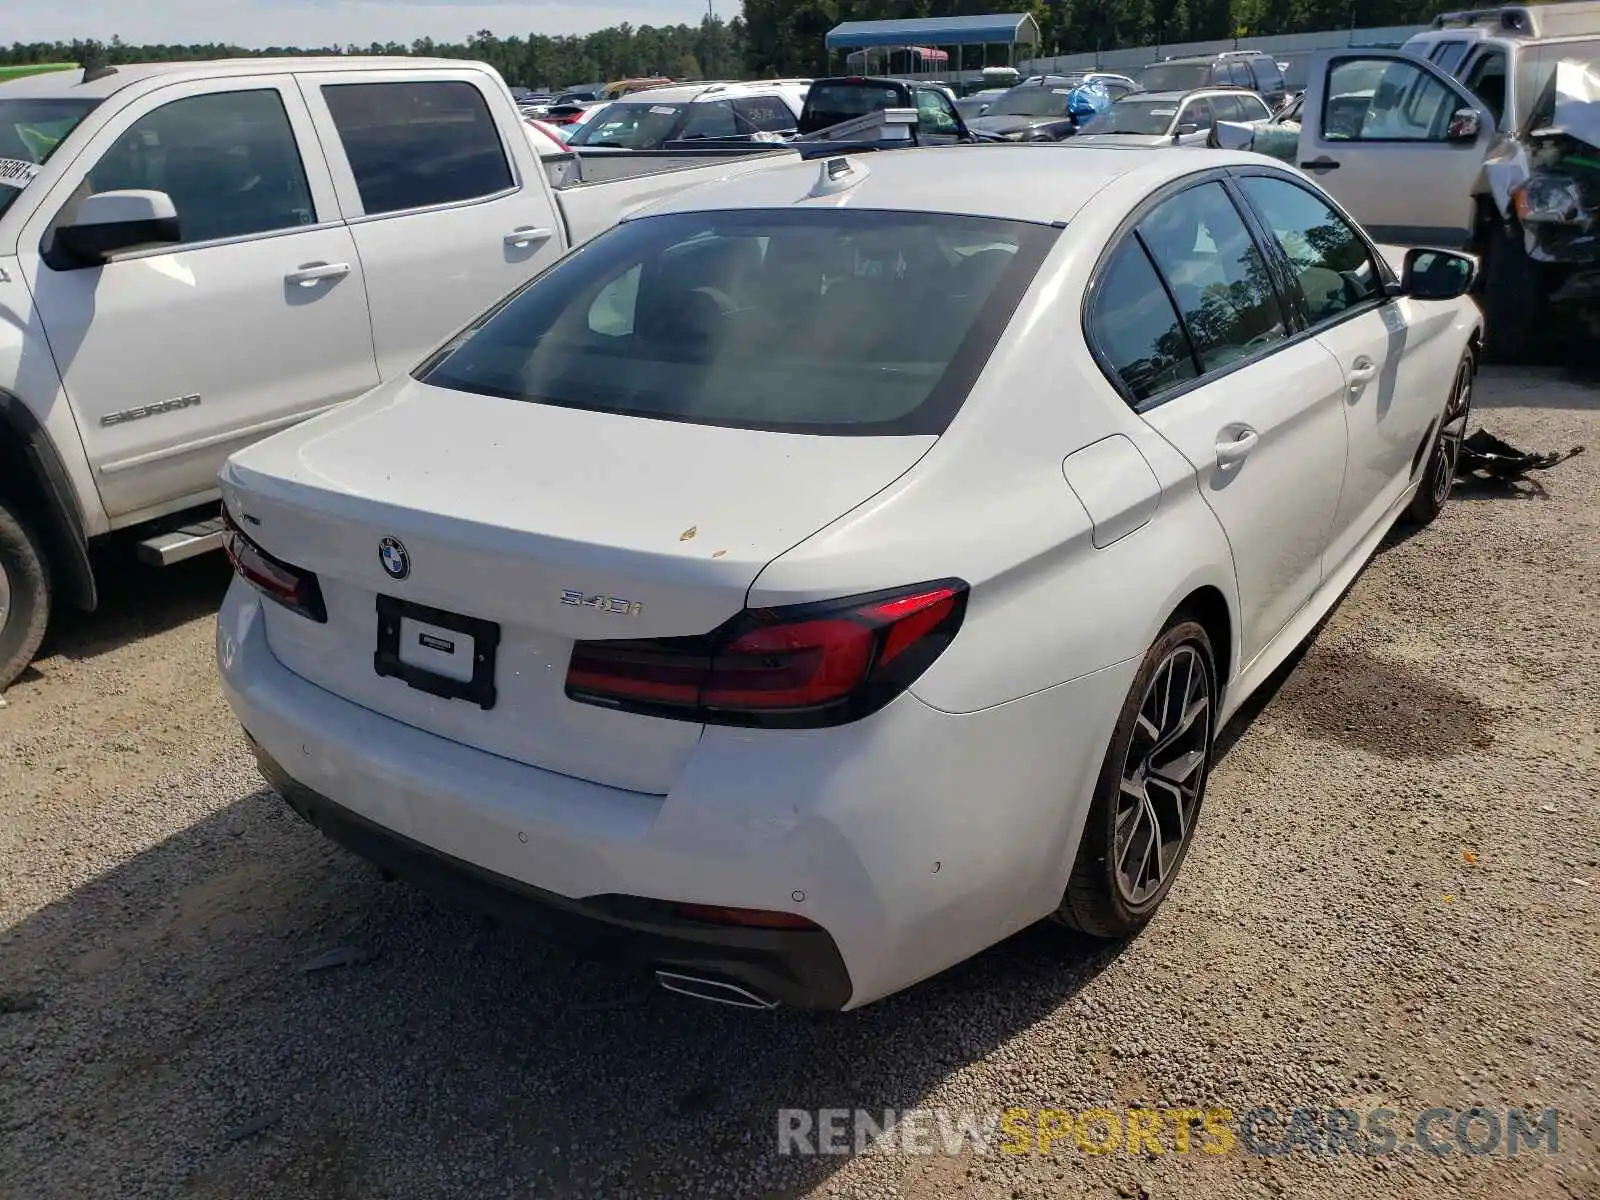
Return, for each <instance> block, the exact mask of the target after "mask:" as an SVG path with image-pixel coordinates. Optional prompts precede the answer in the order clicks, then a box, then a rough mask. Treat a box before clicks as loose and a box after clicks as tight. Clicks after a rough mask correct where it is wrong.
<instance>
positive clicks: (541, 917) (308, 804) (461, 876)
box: [251, 739, 851, 1009]
mask: <svg viewBox="0 0 1600 1200" xmlns="http://www.w3.org/2000/svg"><path fill="white" fill-rule="evenodd" d="M251 749H253V750H254V751H255V754H256V761H257V762H258V763H259V764H260V766H261V773H262V775H264V776H265V777H266V779H267V782H268V783H270V784H272V786H273V788H274V789H275V790H276V791H277V793H278V794H279V795H280V796H282V797H283V799H284V801H285V802H286V803H287V804H288V805H289V807H290V808H292V809H293V810H294V811H295V812H296V813H298V814H299V815H300V816H301V817H303V818H305V820H306V821H308V822H309V823H310V824H311V825H313V826H314V827H315V828H316V829H317V830H318V831H319V832H321V833H322V834H324V835H325V836H326V837H328V838H329V839H331V840H332V841H335V842H337V843H338V844H339V845H341V846H343V847H344V848H345V849H346V850H349V851H350V852H351V853H353V854H356V855H358V856H359V857H361V858H364V859H366V860H367V861H368V862H370V863H373V864H375V865H376V866H378V867H381V868H383V869H384V870H385V871H388V872H389V873H390V874H392V875H395V876H396V877H398V878H401V879H404V880H407V881H408V882H411V883H415V884H417V885H418V886H420V887H422V888H424V889H426V890H427V891H429V892H432V893H434V894H436V895H439V896H442V897H444V898H446V899H449V900H451V901H454V902H457V903H460V904H462V905H463V906H464V907H467V908H472V909H475V910H477V911H479V912H484V913H488V914H490V915H491V916H494V917H497V918H499V919H501V920H504V921H506V922H507V923H510V924H515V925H519V926H522V927H525V928H528V929H532V930H534V931H536V932H537V933H539V934H541V935H543V936H545V937H547V938H550V939H551V940H553V941H558V942H561V943H562V944H564V945H567V946H570V947H572V948H573V949H575V950H578V951H580V952H582V953H586V954H596V955H603V956H605V957H608V958H617V959H622V960H624V961H628V962H634V963H638V964H639V965H641V966H644V967H646V968H649V969H651V970H662V971H673V972H678V973H682V974H685V975H692V976H696V977H699V978H704V979H709V980H714V981H717V982H725V983H732V984H736V985H738V986H739V987H742V988H744V989H745V990H746V991H749V992H751V993H753V994H754V995H755V996H756V997H758V998H760V999H762V1000H766V1001H768V1002H772V1003H778V1004H787V1005H791V1006H793V1007H796V1008H815V1009H839V1008H843V1007H844V1005H845V1002H846V1001H848V1000H849V999H850V990H851V988H850V975H849V972H848V971H846V969H845V965H844V959H843V958H841V957H840V955H839V948H838V947H837V946H836V945H834V942H833V939H832V938H831V937H830V936H828V934H827V932H826V931H825V930H821V929H751V928H743V927H738V926H721V925H710V924H705V923H702V922H698V921H690V920H685V919H683V918H681V917H675V916H674V915H673V914H672V910H671V906H670V905H668V904H665V903H663V902H661V901H655V900H646V899H643V898H640V897H634V896H591V897H588V898H586V899H583V900H571V899H568V898H567V897H565V896H558V895H557V894H556V893H554V892H548V891H545V890H543V889H542V888H536V887H534V886H532V885H531V884H527V883H524V882H522V881H521V880H517V879H512V878H510V877H509V876H506V875H499V874H496V873H495V872H493V871H488V870H485V869H484V868H482V867H479V866H476V865H475V864H473V863H469V862H467V861H465V860H464V859H459V858H455V857H453V856H451V855H449V854H444V853H442V852H440V851H438V850H435V849H433V848H431V847H429V846H424V845H422V844H421V843H420V842H414V841H412V840H411V839H410V838H408V837H404V836H402V835H400V834H397V833H395V832H394V831H393V830H389V829H385V828H384V827H383V826H381V825H378V824H375V823H374V822H372V821H369V820H367V819H366V818H365V817H363V816H361V815H360V814H359V813H355V812H352V811H351V810H350V809H348V808H345V807H343V806H341V805H339V804H336V803H334V802H333V801H332V800H330V799H328V797H326V796H324V795H322V794H320V793H319V792H316V791H314V790H312V789H311V788H308V787H306V786H305V785H304V784H302V783H299V782H297V781H296V780H295V779H293V778H291V777H290V775H289V774H288V772H287V771H285V770H284V769H283V767H282V766H280V765H279V764H278V763H277V762H276V761H275V760H274V759H273V758H272V756H271V755H269V754H268V753H267V752H266V751H265V750H263V749H262V748H261V746H260V745H258V744H257V743H256V742H255V740H254V739H251Z"/></svg>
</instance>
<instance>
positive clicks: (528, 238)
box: [505, 225, 556, 250]
mask: <svg viewBox="0 0 1600 1200" xmlns="http://www.w3.org/2000/svg"><path fill="white" fill-rule="evenodd" d="M555 235H556V231H555V230H554V229H540V228H537V227H536V226H533V225H521V226H518V227H517V228H516V229H513V230H512V231H511V232H510V233H508V234H506V239H505V241H506V245H508V246H510V247H511V248H512V249H513V250H525V249H527V248H528V247H529V246H531V245H533V243H535V242H548V241H549V240H550V239H551V238H553V237H555Z"/></svg>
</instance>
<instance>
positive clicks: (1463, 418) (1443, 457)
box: [1433, 360, 1472, 505]
mask: <svg viewBox="0 0 1600 1200" xmlns="http://www.w3.org/2000/svg"><path fill="white" fill-rule="evenodd" d="M1471 414H1472V363H1471V362H1469V361H1467V360H1463V361H1462V363H1461V365H1460V366H1459V367H1457V368H1456V378H1455V382H1454V383H1453V384H1451V386H1450V402H1449V403H1448V404H1446V405H1445V409H1444V418H1443V419H1442V420H1441V421H1440V422H1439V437H1438V439H1437V440H1436V441H1435V442H1434V451H1433V453H1434V470H1433V501H1434V504H1435V505H1443V504H1444V502H1445V498H1446V497H1447V496H1449V494H1450V485H1451V484H1453V483H1454V482H1455V478H1456V469H1457V467H1458V466H1459V465H1460V463H1461V443H1462V442H1463V441H1465V440H1466V436H1467V419H1468V417H1470V416H1471Z"/></svg>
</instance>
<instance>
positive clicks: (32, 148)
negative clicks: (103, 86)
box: [0, 99, 100, 214]
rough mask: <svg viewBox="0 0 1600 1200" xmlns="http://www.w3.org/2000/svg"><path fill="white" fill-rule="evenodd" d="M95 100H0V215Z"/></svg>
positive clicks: (91, 106)
mask: <svg viewBox="0 0 1600 1200" xmlns="http://www.w3.org/2000/svg"><path fill="white" fill-rule="evenodd" d="M98 103H100V102H99V101H98V100H68V99H61V100H47V99H17V100H0V214H4V213H5V211H6V209H8V208H10V207H11V204H12V201H14V200H15V199H16V198H17V197H18V196H20V195H21V194H22V189H23V187H25V186H26V185H27V183H28V181H29V180H30V179H32V178H33V174H34V172H33V168H34V167H36V166H39V165H41V164H42V163H44V162H45V161H46V160H48V159H49V157H50V156H51V155H52V154H54V153H55V149H56V147H57V146H59V145H60V144H61V143H62V141H63V140H65V138H66V136H67V134H69V133H71V132H72V131H73V130H74V129H76V128H77V126H78V122H79V121H81V120H83V118H84V117H86V116H88V115H89V113H90V112H91V111H92V110H93V109H94V106H95V105H96V104H98Z"/></svg>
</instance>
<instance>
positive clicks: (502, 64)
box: [0, 17, 820, 88]
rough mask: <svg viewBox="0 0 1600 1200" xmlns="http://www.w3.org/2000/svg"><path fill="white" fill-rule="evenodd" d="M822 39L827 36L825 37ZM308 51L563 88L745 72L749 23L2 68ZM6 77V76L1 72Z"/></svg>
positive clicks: (50, 58) (115, 50)
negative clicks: (457, 62) (431, 63)
mask: <svg viewBox="0 0 1600 1200" xmlns="http://www.w3.org/2000/svg"><path fill="white" fill-rule="evenodd" d="M819 40H820V39H819ZM303 54H332V55H338V54H414V55H422V56H434V57H439V58H466V59H473V60H477V61H480V62H487V63H488V64H489V65H490V66H492V67H494V68H495V69H496V70H498V71H499V72H500V74H502V75H504V76H505V79H506V82H507V83H510V84H520V85H522V86H525V87H551V88H559V87H566V86H569V85H573V84H583V83H603V82H606V81H608V80H612V79H624V78H628V77H631V76H638V75H671V76H673V77H674V78H678V79H690V78H694V79H699V78H706V77H715V76H723V77H726V76H730V75H738V74H741V73H744V70H745V65H744V64H745V60H746V57H747V48H746V44H745V23H744V21H743V20H742V19H741V18H739V17H735V18H733V20H731V21H724V20H722V19H721V18H720V17H719V18H716V19H715V20H711V19H702V20H701V22H700V24H699V25H696V26H691V25H672V26H663V27H660V28H657V27H653V26H650V25H642V26H640V27H639V28H637V29H635V28H634V27H633V26H631V25H626V24H624V25H618V26H615V27H613V28H611V29H602V30H599V31H597V32H595V33H591V34H587V35H584V36H581V37H546V36H545V35H544V34H539V33H530V34H528V35H527V36H526V37H521V36H516V35H512V36H510V37H497V36H496V35H495V34H494V33H492V32H490V31H489V30H487V29H483V30H479V31H478V32H477V33H475V34H473V35H472V36H471V37H469V38H467V39H465V40H464V41H461V42H435V41H434V40H433V39H431V38H418V39H417V40H416V41H414V42H412V43H411V44H410V45H403V44H401V43H399V42H374V43H372V44H371V45H370V46H307V47H298V46H274V47H270V48H268V49H264V50H246V49H242V48H240V47H238V46H230V45H227V44H225V43H221V42H211V43H206V44H203V45H189V46H179V45H153V46H131V45H128V44H127V43H125V42H124V41H123V40H122V39H121V38H118V37H113V38H112V39H111V40H110V41H109V42H101V41H98V40H95V39H90V40H87V41H84V40H78V41H72V42H34V43H23V42H16V43H14V44H13V45H12V46H10V47H9V48H7V47H4V46H0V70H4V69H5V68H6V67H8V66H34V65H37V64H43V63H59V62H74V63H81V64H83V65H84V66H85V67H91V66H101V65H105V64H111V65H115V64H117V63H131V62H172V61H183V60H195V59H210V58H259V57H274V56H279V55H303ZM0 78H4V76H0Z"/></svg>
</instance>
